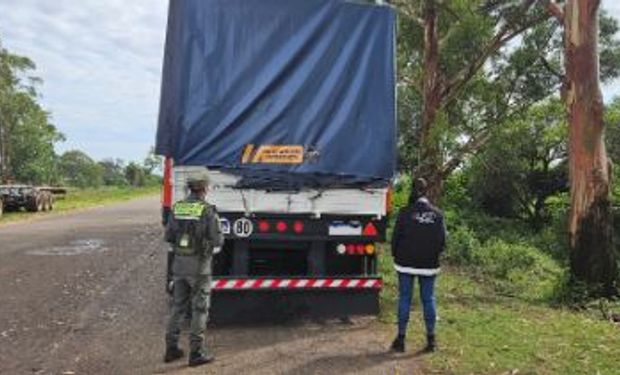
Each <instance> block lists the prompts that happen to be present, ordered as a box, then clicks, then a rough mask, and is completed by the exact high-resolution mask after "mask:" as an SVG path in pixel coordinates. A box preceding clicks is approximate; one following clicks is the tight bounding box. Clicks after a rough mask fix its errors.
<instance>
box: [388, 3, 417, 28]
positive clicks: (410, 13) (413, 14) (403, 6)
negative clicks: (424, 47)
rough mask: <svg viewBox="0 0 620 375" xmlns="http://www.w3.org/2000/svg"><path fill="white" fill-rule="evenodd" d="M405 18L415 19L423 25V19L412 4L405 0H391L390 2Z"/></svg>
mask: <svg viewBox="0 0 620 375" xmlns="http://www.w3.org/2000/svg"><path fill="white" fill-rule="evenodd" d="M390 3H391V4H393V5H394V6H395V7H396V8H397V9H398V10H399V11H400V12H401V13H403V14H404V15H405V16H407V18H409V19H411V20H413V21H415V23H417V24H418V26H420V27H424V20H423V19H422V17H420V16H419V15H418V12H417V11H416V10H415V9H414V7H413V4H411V2H410V1H407V0H393V1H391V2H390Z"/></svg>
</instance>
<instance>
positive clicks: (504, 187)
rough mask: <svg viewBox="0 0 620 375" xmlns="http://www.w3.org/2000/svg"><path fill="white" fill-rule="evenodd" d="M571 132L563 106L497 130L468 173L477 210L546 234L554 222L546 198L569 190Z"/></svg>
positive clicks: (541, 108) (540, 109) (540, 108)
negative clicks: (521, 222) (568, 142)
mask: <svg viewBox="0 0 620 375" xmlns="http://www.w3.org/2000/svg"><path fill="white" fill-rule="evenodd" d="M566 129H567V125H566V123H565V121H564V108H563V105H562V103H561V102H560V101H559V100H551V101H549V102H546V103H543V104H540V105H537V106H535V107H532V108H531V109H530V110H528V111H527V113H525V114H524V115H523V116H522V117H520V118H518V119H514V120H512V121H509V122H507V123H505V124H504V125H503V126H502V127H501V128H498V129H497V130H496V131H495V132H494V133H493V136H492V138H491V140H490V141H489V142H488V144H487V147H486V149H485V150H484V151H483V152H482V153H480V154H479V155H478V156H477V157H476V158H474V159H473V161H472V163H471V167H470V169H469V171H468V173H469V174H470V179H469V192H470V195H471V197H472V199H473V201H474V202H475V203H476V205H477V206H478V207H480V208H481V209H483V210H484V211H485V212H487V213H489V214H491V215H495V216H499V217H507V218H522V219H525V220H528V221H529V222H530V224H532V225H533V226H534V227H535V228H537V229H541V228H542V227H543V225H544V224H545V223H548V222H549V220H550V217H549V213H548V212H547V210H546V200H547V198H549V197H551V196H553V195H554V194H558V193H560V192H562V191H566V190H567V189H568V172H567V167H566V161H567V160H566V159H567V151H566V149H567V147H566V139H567V134H566V133H567V130H566Z"/></svg>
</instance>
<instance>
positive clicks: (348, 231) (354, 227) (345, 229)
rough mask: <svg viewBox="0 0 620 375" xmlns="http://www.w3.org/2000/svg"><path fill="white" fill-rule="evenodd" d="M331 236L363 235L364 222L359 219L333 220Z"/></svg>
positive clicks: (330, 229)
mask: <svg viewBox="0 0 620 375" xmlns="http://www.w3.org/2000/svg"><path fill="white" fill-rule="evenodd" d="M329 235H330V236H361V235H362V223H360V222H358V221H349V222H344V221H333V222H331V223H330V224H329Z"/></svg>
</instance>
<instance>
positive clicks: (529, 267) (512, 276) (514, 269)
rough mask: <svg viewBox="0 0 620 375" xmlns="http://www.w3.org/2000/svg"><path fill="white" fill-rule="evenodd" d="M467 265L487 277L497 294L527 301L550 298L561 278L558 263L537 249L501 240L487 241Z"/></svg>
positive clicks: (474, 252)
mask: <svg viewBox="0 0 620 375" xmlns="http://www.w3.org/2000/svg"><path fill="white" fill-rule="evenodd" d="M471 264H472V266H473V267H474V268H475V269H476V270H478V271H479V272H481V273H483V274H485V275H487V276H490V278H489V280H490V281H491V282H492V283H493V285H494V287H495V288H496V289H497V290H498V291H499V292H502V293H504V294H508V295H519V296H521V297H525V298H528V299H543V298H548V297H550V296H551V295H552V294H553V291H554V289H555V287H556V286H557V284H558V282H559V281H560V280H561V278H562V275H563V272H562V269H561V268H560V267H559V266H558V264H557V263H556V262H554V260H553V259H551V258H550V257H549V256H548V255H545V254H544V253H543V252H541V251H540V250H539V249H537V248H535V247H533V246H531V245H527V244H521V243H507V242H505V241H503V240H501V239H492V240H489V241H487V242H486V243H484V244H483V245H482V246H480V247H478V248H476V249H475V250H474V251H473V252H472V261H471Z"/></svg>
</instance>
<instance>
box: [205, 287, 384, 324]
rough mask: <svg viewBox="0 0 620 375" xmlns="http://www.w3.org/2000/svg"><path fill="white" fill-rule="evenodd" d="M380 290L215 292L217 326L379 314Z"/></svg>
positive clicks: (213, 317) (212, 313) (212, 312)
mask: <svg viewBox="0 0 620 375" xmlns="http://www.w3.org/2000/svg"><path fill="white" fill-rule="evenodd" d="M379 292H380V289H378V288H374V289H371V288H369V289H347V290H327V289H318V290H259V291H254V290H247V291H214V292H213V293H212V295H211V298H212V301H211V302H212V303H211V310H210V321H211V322H212V323H214V324H243V323H256V322H271V323H282V322H284V321H302V320H312V319H326V318H346V317H352V316H359V315H376V314H378V313H379Z"/></svg>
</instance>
